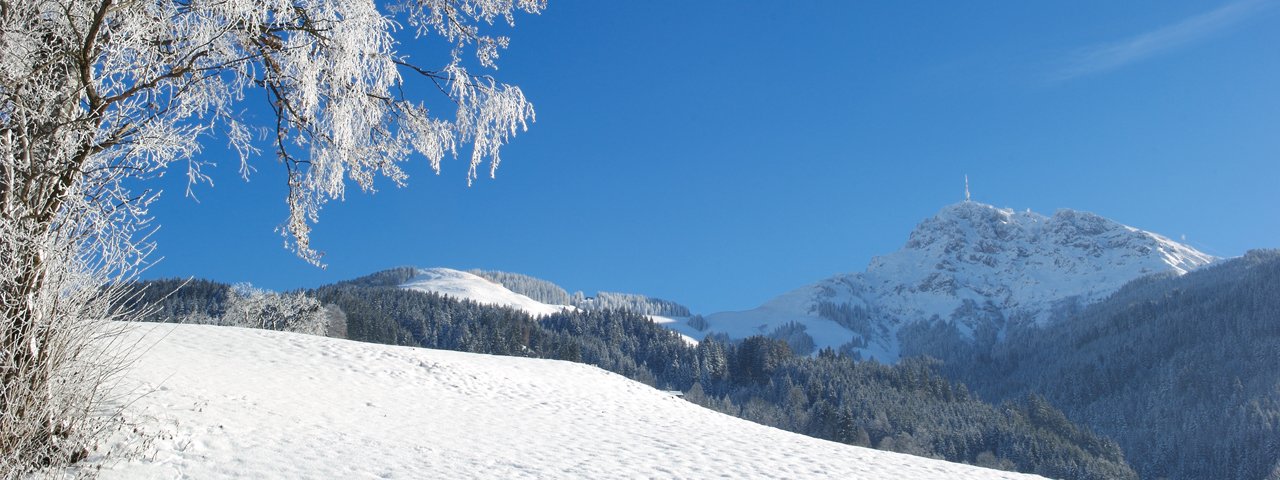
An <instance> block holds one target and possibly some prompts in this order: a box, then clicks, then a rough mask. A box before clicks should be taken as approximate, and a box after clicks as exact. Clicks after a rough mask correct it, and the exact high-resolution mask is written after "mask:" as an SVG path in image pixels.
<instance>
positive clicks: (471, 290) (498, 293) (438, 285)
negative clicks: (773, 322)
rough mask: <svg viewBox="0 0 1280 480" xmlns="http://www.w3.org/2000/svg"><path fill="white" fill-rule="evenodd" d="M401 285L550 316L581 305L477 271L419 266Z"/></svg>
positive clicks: (694, 335)
mask: <svg viewBox="0 0 1280 480" xmlns="http://www.w3.org/2000/svg"><path fill="white" fill-rule="evenodd" d="M479 273H483V274H495V273H496V274H503V275H518V274H511V273H506V272H483V271H480V272H479ZM526 278H532V277H526ZM539 281H542V282H546V281H545V280H539ZM546 283H547V284H548V285H554V284H551V283H550V282H546ZM400 288H404V289H408V290H417V291H420V292H435V293H439V294H441V295H448V296H450V297H453V298H457V299H464V300H471V301H473V302H476V303H481V304H485V305H498V306H504V307H511V308H514V309H517V310H522V311H524V312H526V313H528V314H530V315H533V316H535V317H540V316H545V315H550V314H553V313H556V312H559V311H561V310H564V309H566V308H568V309H575V308H578V307H574V306H569V305H552V304H547V303H542V302H539V301H537V300H534V299H532V298H529V297H527V296H525V295H521V294H519V293H516V292H513V291H511V290H510V289H508V288H507V287H504V286H503V285H502V284H501V283H498V282H494V281H492V280H489V279H487V278H484V277H481V276H479V275H477V274H475V273H471V272H463V271H459V270H453V269H449V268H426V269H419V270H418V271H417V275H416V276H414V277H413V278H410V279H409V280H408V281H407V282H405V283H404V284H402V285H400ZM557 288H559V287H557ZM601 293H604V294H606V295H612V297H605V298H606V299H610V298H624V299H633V300H635V301H636V302H642V301H647V300H648V298H647V297H645V296H643V295H630V294H618V293H608V292H601ZM579 295H581V292H579ZM566 296H567V295H566ZM599 307H600V308H623V307H627V305H622V304H621V303H618V302H615V303H603V304H602V305H600V306H599ZM640 313H644V312H642V311H641V312H640ZM646 316H647V317H649V319H650V320H653V321H654V322H655V323H660V324H663V325H668V326H669V327H672V329H674V330H676V332H677V333H679V334H680V336H681V338H684V339H685V341H686V342H688V343H689V344H691V345H697V344H698V340H697V339H698V338H701V336H702V335H701V333H700V332H698V331H697V330H694V329H692V328H688V327H687V325H685V320H686V318H687V317H666V316H661V315H646Z"/></svg>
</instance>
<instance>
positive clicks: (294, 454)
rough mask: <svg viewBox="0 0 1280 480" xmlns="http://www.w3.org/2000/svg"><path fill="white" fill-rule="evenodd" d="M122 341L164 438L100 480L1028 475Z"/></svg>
mask: <svg viewBox="0 0 1280 480" xmlns="http://www.w3.org/2000/svg"><path fill="white" fill-rule="evenodd" d="M130 336H131V337H134V338H142V337H145V338H142V340H141V342H140V343H139V344H141V345H145V346H149V348H147V349H146V350H145V352H144V353H143V354H142V355H141V357H140V358H139V359H138V360H137V362H136V364H135V366H134V368H133V369H132V370H130V371H129V372H128V373H127V374H126V378H125V380H124V383H125V384H126V385H127V386H132V387H135V388H139V389H140V390H139V391H141V392H147V393H146V394H145V395H144V396H142V397H140V398H138V399H137V400H135V401H133V402H131V403H129V404H128V405H127V406H126V407H125V410H124V412H125V416H126V419H127V420H128V421H130V422H133V423H136V424H137V425H138V427H139V428H140V429H141V430H143V431H145V432H150V433H152V434H157V436H156V437H155V438H154V440H153V441H151V442H150V443H149V444H145V445H141V446H138V448H141V449H142V452H141V455H140V456H139V458H134V459H132V460H127V461H120V460H114V459H106V458H103V457H102V455H101V454H100V453H97V454H94V455H93V456H91V457H90V460H89V464H88V466H89V468H93V467H94V466H95V465H100V466H102V468H103V469H104V471H103V472H102V474H103V477H105V478H129V479H137V478H143V479H146V478H166V479H167V478H227V477H243V478H375V477H376V478H710V477H728V478H885V479H914V478H937V479H973V478H1038V477H1033V476H1029V475H1022V474H1014V473H1008V472H1000V471H995V470H985V469H981V468H977V467H972V466H967V465H960V464H953V463H947V462H943V461H939V460H931V459H925V458H920V457H912V456H907V455H902V454H896V453H890V452H882V451H876V450H870V449H864V448H859V447H853V446H848V445H843V444H838V443H833V442H827V441H823V440H817V439H814V438H810V437H805V436H801V435H796V434H792V433H788V432H784V431H781V430H777V429H773V428H769V427H764V426H761V425H758V424H754V423H750V422H747V421H744V420H740V419H737V418H733V417H729V416H726V415H722V414H719V413H715V412H713V411H711V410H707V409H704V408H701V407H698V406H695V405H693V404H691V403H688V402H685V401H684V400H680V399H678V398H675V397H672V396H669V395H667V394H665V393H663V392H660V391H657V390H654V389H652V388H649V387H647V386H645V385H643V384H640V383H636V382H633V381H631V380H627V379H625V378H623V377H621V376H618V375H614V374H612V373H607V372H604V371H602V370H599V369H597V368H594V367H591V366H587V365H582V364H575V363H568V362H560V361H550V360H534V359H526V358H514V357H498V356H488V355H476V354H467V353H458V352H448V351H438V350H426V349H416V348H409V347H392V346H384V345H375V344H367V343H358V342H351V341H345V340H335V339H329V338H322V337H314V336H305V335H298V334H289V333H281V332H270V331H261V330H246V329H239V328H232V327H216V326H206V325H171V324H170V325H155V324H142V325H138V326H137V328H136V329H135V330H134V332H132V333H131V334H130ZM131 343H133V342H132V341H126V342H123V344H131ZM122 438H123V437H122V436H120V437H116V438H115V439H114V440H115V441H117V442H118V441H120V440H121V439H122ZM117 446H118V444H117Z"/></svg>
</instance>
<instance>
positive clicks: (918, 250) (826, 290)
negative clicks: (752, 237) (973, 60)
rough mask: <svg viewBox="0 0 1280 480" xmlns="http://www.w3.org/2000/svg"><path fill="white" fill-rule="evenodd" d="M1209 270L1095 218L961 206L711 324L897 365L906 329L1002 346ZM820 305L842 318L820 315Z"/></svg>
mask: <svg viewBox="0 0 1280 480" xmlns="http://www.w3.org/2000/svg"><path fill="white" fill-rule="evenodd" d="M1214 260H1216V259H1215V258H1214V257H1212V256H1210V255H1207V254H1204V253H1201V252H1199V251H1197V250H1195V249H1193V248H1191V247H1188V246H1186V245H1182V244H1179V243H1177V242H1174V241H1172V240H1169V239H1168V238H1165V237H1163V236H1160V235H1157V234H1154V233H1151V232H1146V231H1142V230H1139V229H1136V228H1133V227H1129V226H1126V225H1122V224H1120V223H1116V222H1114V221H1111V220H1108V219H1105V218H1102V217H1100V216H1097V215H1094V214H1091V213H1086V212H1077V211H1073V210H1059V211H1058V212H1057V213H1055V214H1054V215H1053V216H1051V217H1046V216H1044V215H1040V214H1037V213H1033V212H1031V211H1029V210H1028V211H1026V212H1014V211H1013V210H1009V209H1001V208H996V207H993V206H991V205H985V204H981V203H977V202H962V203H958V204H955V205H950V206H947V207H945V208H943V209H942V211H940V212H938V214H937V215H935V216H934V217H932V218H929V219H926V220H924V221H923V222H921V223H920V224H919V225H918V226H917V227H916V229H915V230H914V231H913V232H912V233H911V236H910V238H909V239H908V241H907V244H906V245H905V246H904V247H903V248H902V249H900V250H898V251H897V252H894V253H891V254H889V255H885V256H883V257H877V258H875V259H873V260H872V261H871V264H870V265H869V266H868V267H867V269H866V271H865V272H861V273H853V274H846V275H837V276H834V277H831V278H828V279H826V280H823V281H820V282H817V283H814V284H812V285H807V286H804V287H801V288H799V289H796V290H793V291H791V292H787V293H785V294H783V295H781V296H778V297H776V298H774V299H773V300H770V301H769V302H766V303H765V304H764V305H762V306H760V307H759V308H756V309H753V310H748V311H742V312H723V313H718V314H713V315H710V316H708V321H709V323H710V325H711V329H712V330H714V331H722V332H726V333H728V334H729V335H730V336H733V337H742V336H748V335H754V334H768V333H770V332H771V331H772V330H773V329H774V328H777V326H779V325H782V324H785V323H787V322H790V321H796V322H799V323H801V324H803V325H805V326H806V327H807V329H808V333H809V334H810V335H811V336H813V337H814V339H815V343H816V344H817V345H818V347H819V348H821V347H825V346H829V347H833V348H838V347H840V346H841V345H843V344H845V343H847V342H850V341H851V340H854V341H855V342H857V343H856V344H863V346H862V347H860V348H856V350H858V351H860V352H861V353H862V354H863V355H864V356H867V355H871V356H875V357H876V358H878V359H881V360H888V361H893V360H896V359H897V357H898V353H899V344H898V336H897V332H898V331H899V329H901V328H902V327H903V326H904V325H908V324H910V323H913V322H919V321H927V322H928V321H932V322H953V323H954V325H955V326H956V328H957V329H958V330H959V331H960V332H961V333H962V334H964V335H966V336H968V337H970V338H974V337H978V336H985V337H994V338H997V339H998V338H999V337H1000V336H1001V335H1002V334H1003V332H1004V331H1006V330H1007V328H1008V327H1009V326H1011V325H1015V324H1038V325H1042V324H1044V323H1046V322H1049V321H1052V319H1053V318H1054V317H1055V315H1054V312H1055V310H1063V309H1065V308H1067V307H1070V306H1072V305H1084V304H1088V303H1090V302H1093V301H1096V300H1099V299H1101V298H1104V297H1105V296H1107V295H1109V294H1110V293H1111V292H1114V291H1115V290H1116V289H1118V288H1119V287H1120V286H1122V285H1124V284H1125V283H1127V282H1129V281H1131V280H1133V279H1135V278H1138V277H1141V276H1144V275H1148V274H1153V273H1159V272H1172V273H1174V274H1183V273H1186V272H1187V271H1189V270H1192V269H1194V268H1197V267H1200V266H1203V265H1206V264H1208V263H1211V262H1213V261H1214ZM824 302H825V303H828V304H829V305H827V307H828V310H831V309H835V308H841V309H843V310H844V312H843V314H838V315H833V314H830V313H829V312H823V311H822V310H823V309H822V304H823V303H824ZM824 313H826V314H825V315H824ZM837 318H839V319H841V320H842V322H837V321H835V319H837Z"/></svg>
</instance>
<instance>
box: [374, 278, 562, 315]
mask: <svg viewBox="0 0 1280 480" xmlns="http://www.w3.org/2000/svg"><path fill="white" fill-rule="evenodd" d="M400 288H405V289H409V290H417V291H421V292H435V293H439V294H442V295H448V296H450V297H453V298H458V299H468V300H472V301H474V302H476V303H482V304H486V305H498V306H504V307H511V308H514V309H517V310H523V311H525V312H527V313H529V314H530V315H533V316H544V315H550V314H553V313H556V312H559V311H561V310H563V309H566V308H573V307H568V306H565V305H548V304H545V303H542V302H539V301H537V300H534V299H532V298H529V297H526V296H524V295H521V294H518V293H515V292H512V291H511V290H508V289H507V288H506V287H503V286H502V285H501V284H499V283H496V282H492V281H489V280H487V279H485V278H482V277H480V276H477V275H475V274H472V273H467V272H463V271H458V270H453V269H449V268H425V269H421V270H418V275H417V276H415V277H413V278H411V279H409V281H407V282H405V283H404V284H403V285H401V286H400Z"/></svg>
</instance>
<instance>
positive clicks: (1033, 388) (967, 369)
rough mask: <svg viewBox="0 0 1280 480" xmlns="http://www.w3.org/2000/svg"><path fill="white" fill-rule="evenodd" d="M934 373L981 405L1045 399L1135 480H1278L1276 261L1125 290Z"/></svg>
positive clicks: (1279, 271)
mask: <svg viewBox="0 0 1280 480" xmlns="http://www.w3.org/2000/svg"><path fill="white" fill-rule="evenodd" d="M949 356H950V357H951V358H948V359H947V360H946V361H947V363H946V364H945V366H944V367H943V371H944V372H946V374H947V375H948V376H949V377H951V378H954V379H957V380H960V381H963V382H965V383H966V384H968V385H969V386H970V388H972V389H973V390H974V391H976V392H978V393H980V394H981V395H982V396H983V397H985V398H987V399H990V400H993V401H1000V400H1002V399H1008V398H1019V397H1021V396H1023V395H1025V394H1026V393H1027V392H1037V393H1039V394H1041V395H1044V396H1045V398H1047V399H1048V400H1049V402H1050V403H1052V404H1053V405H1055V406H1057V407H1058V408H1061V409H1063V410H1064V411H1065V412H1066V413H1067V416H1068V417H1070V418H1071V419H1072V420H1074V421H1076V422H1078V423H1081V424H1085V425H1089V426H1092V427H1093V428H1095V429H1096V430H1097V431H1099V432H1101V433H1103V434H1106V435H1108V436H1110V437H1112V438H1115V439H1116V440H1117V441H1118V442H1119V443H1120V445H1121V447H1123V448H1124V450H1125V452H1126V454H1127V456H1128V458H1129V460H1130V462H1132V463H1133V465H1134V467H1135V468H1136V469H1137V470H1138V472H1139V473H1140V474H1141V475H1142V477H1143V478H1170V479H1205V478H1214V479H1261V478H1269V479H1271V478H1280V368H1277V366H1278V365H1280V251H1276V250H1269V251H1251V252H1249V253H1248V254H1246V255H1245V256H1244V257H1241V258H1237V259H1233V260H1230V261H1225V262H1222V263H1220V264H1218V265H1215V266H1211V267H1207V268H1202V269H1199V270H1196V271H1193V272H1191V273H1188V274H1186V275H1184V276H1181V277H1176V276H1163V277H1149V278H1146V279H1142V280H1138V281H1135V282H1132V283H1130V284H1128V285H1127V286H1125V287H1124V288H1122V289H1121V290H1119V291H1118V292H1116V293H1115V294H1114V295H1112V296H1111V297H1110V298H1108V299H1106V300H1104V301H1102V302H1100V303H1097V304H1094V305H1092V306H1090V307H1088V308H1086V309H1084V311H1082V312H1080V313H1079V314H1078V315H1076V316H1074V317H1072V318H1070V319H1068V320H1067V321H1063V322H1059V323H1057V324H1055V325H1052V326H1050V327H1047V328H1045V329H1043V330H1037V329H1031V330H1025V331H1021V332H1019V333H1018V334H1017V336H1013V337H1010V338H1009V339H1008V341H1006V342H1003V343H1001V344H1000V345H998V346H997V347H996V348H995V349H994V350H992V351H991V352H990V354H989V355H988V354H986V353H980V354H977V355H974V354H973V352H971V351H968V350H963V349H961V350H953V351H952V352H950V354H949Z"/></svg>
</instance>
